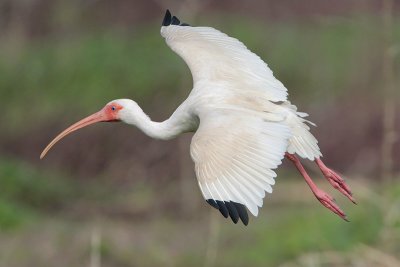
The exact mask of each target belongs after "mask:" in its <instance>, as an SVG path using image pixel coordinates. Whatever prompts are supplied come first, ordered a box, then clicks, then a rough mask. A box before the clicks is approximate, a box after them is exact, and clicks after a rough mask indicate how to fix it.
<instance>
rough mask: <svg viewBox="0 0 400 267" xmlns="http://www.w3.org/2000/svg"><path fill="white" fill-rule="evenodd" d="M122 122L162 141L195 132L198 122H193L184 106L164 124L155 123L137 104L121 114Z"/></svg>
mask: <svg viewBox="0 0 400 267" xmlns="http://www.w3.org/2000/svg"><path fill="white" fill-rule="evenodd" d="M121 111H122V110H121ZM121 120H122V121H123V122H125V123H127V124H131V125H135V126H136V127H137V128H139V129H140V130H141V131H143V132H144V133H145V134H146V135H148V136H150V137H152V138H155V139H161V140H169V139H172V138H174V137H176V136H178V135H179V134H181V133H184V132H190V131H194V130H195V129H196V128H197V122H196V121H194V120H193V118H192V117H191V116H190V115H189V114H188V112H187V111H186V110H185V108H183V106H182V105H181V106H180V107H178V109H177V110H176V111H175V112H174V113H173V114H172V115H171V117H170V118H169V119H167V120H165V121H163V122H155V121H152V120H151V119H150V117H149V116H147V115H146V114H145V113H144V112H143V110H142V109H141V108H140V107H139V106H138V105H137V104H136V103H135V105H130V107H129V108H127V109H126V110H125V111H124V112H123V114H121Z"/></svg>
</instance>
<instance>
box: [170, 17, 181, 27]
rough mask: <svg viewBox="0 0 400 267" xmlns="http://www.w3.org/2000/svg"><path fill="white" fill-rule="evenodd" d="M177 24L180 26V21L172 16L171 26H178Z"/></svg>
mask: <svg viewBox="0 0 400 267" xmlns="http://www.w3.org/2000/svg"><path fill="white" fill-rule="evenodd" d="M179 24H181V21H180V20H179V19H178V18H177V17H175V16H173V17H172V21H171V25H179Z"/></svg>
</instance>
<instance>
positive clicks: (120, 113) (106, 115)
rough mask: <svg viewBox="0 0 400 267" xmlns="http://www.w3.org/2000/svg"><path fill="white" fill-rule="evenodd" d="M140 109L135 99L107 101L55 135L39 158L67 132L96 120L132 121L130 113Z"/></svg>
mask: <svg viewBox="0 0 400 267" xmlns="http://www.w3.org/2000/svg"><path fill="white" fill-rule="evenodd" d="M138 109H140V107H139V106H138V104H136V102H135V101H133V100H130V99H117V100H113V101H110V102H109V103H107V104H106V105H105V106H104V107H103V108H102V109H101V110H99V111H98V112H96V113H94V114H92V115H90V116H88V117H86V118H84V119H82V120H80V121H78V122H77V123H75V124H73V125H71V126H70V127H68V128H67V129H65V130H64V131H63V132H61V133H60V134H59V135H57V136H56V137H55V138H54V139H53V141H51V142H50V143H49V144H48V145H47V146H46V148H45V149H44V150H43V152H42V154H40V158H41V159H42V158H43V157H44V156H45V155H46V154H47V152H48V151H49V150H50V148H52V146H54V145H55V144H56V143H57V142H58V141H60V140H61V139H62V138H64V137H65V136H67V135H68V134H70V133H72V132H74V131H76V130H79V129H81V128H83V127H85V126H89V125H91V124H94V123H96V122H117V121H122V122H127V123H132V122H131V120H132V114H135V113H136V112H137V110H138Z"/></svg>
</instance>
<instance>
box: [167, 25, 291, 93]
mask: <svg viewBox="0 0 400 267" xmlns="http://www.w3.org/2000/svg"><path fill="white" fill-rule="evenodd" d="M161 35H162V36H163V37H164V38H165V40H166V42H167V44H168V45H169V46H170V47H171V49H172V50H173V51H175V52H176V53H177V54H178V55H180V56H181V57H182V58H183V60H184V61H185V62H186V64H187V65H188V66H189V68H190V70H191V72H192V75H193V81H194V83H196V82H199V81H201V80H202V81H207V82H214V83H215V82H220V83H223V84H226V85H228V86H229V87H230V88H231V90H239V91H243V90H252V91H261V92H262V93H263V95H264V97H265V99H267V100H270V101H286V99H287V94H288V93H287V89H286V88H285V86H284V85H283V84H282V83H281V82H280V81H279V80H278V79H276V78H275V77H274V75H273V72H272V71H271V69H270V68H269V67H268V65H267V64H266V63H265V62H264V61H263V60H262V59H261V58H260V57H259V56H257V55H256V54H254V53H253V52H251V51H250V50H249V49H247V47H246V46H245V45H244V44H243V43H242V42H240V41H239V40H237V39H235V38H232V37H229V36H228V35H226V34H224V33H222V32H220V31H218V30H216V29H214V28H211V27H189V26H185V27H182V26H177V25H170V26H163V27H161Z"/></svg>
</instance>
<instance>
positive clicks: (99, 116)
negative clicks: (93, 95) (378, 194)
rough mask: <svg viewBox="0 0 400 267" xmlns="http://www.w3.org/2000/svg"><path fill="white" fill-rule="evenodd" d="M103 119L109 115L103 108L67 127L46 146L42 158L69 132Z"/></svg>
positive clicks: (105, 119)
mask: <svg viewBox="0 0 400 267" xmlns="http://www.w3.org/2000/svg"><path fill="white" fill-rule="evenodd" d="M102 121H108V119H107V116H106V114H105V112H104V111H103V110H100V111H99V112H96V113H94V114H92V115H90V116H88V117H86V118H84V119H82V120H80V121H78V122H77V123H75V124H73V125H71V126H70V127H68V128H67V129H65V130H64V131H63V132H62V133H60V134H59V135H57V136H56V138H54V139H53V141H51V142H50V143H49V144H48V145H47V146H46V148H45V149H44V150H43V152H42V154H40V159H42V158H43V157H44V156H46V154H47V152H49V150H50V148H52V147H53V146H54V145H55V144H56V143H57V142H58V141H60V140H61V139H62V138H64V137H65V136H67V135H68V134H70V133H72V132H74V131H76V130H79V129H81V128H83V127H85V126H89V125H91V124H94V123H96V122H102Z"/></svg>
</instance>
